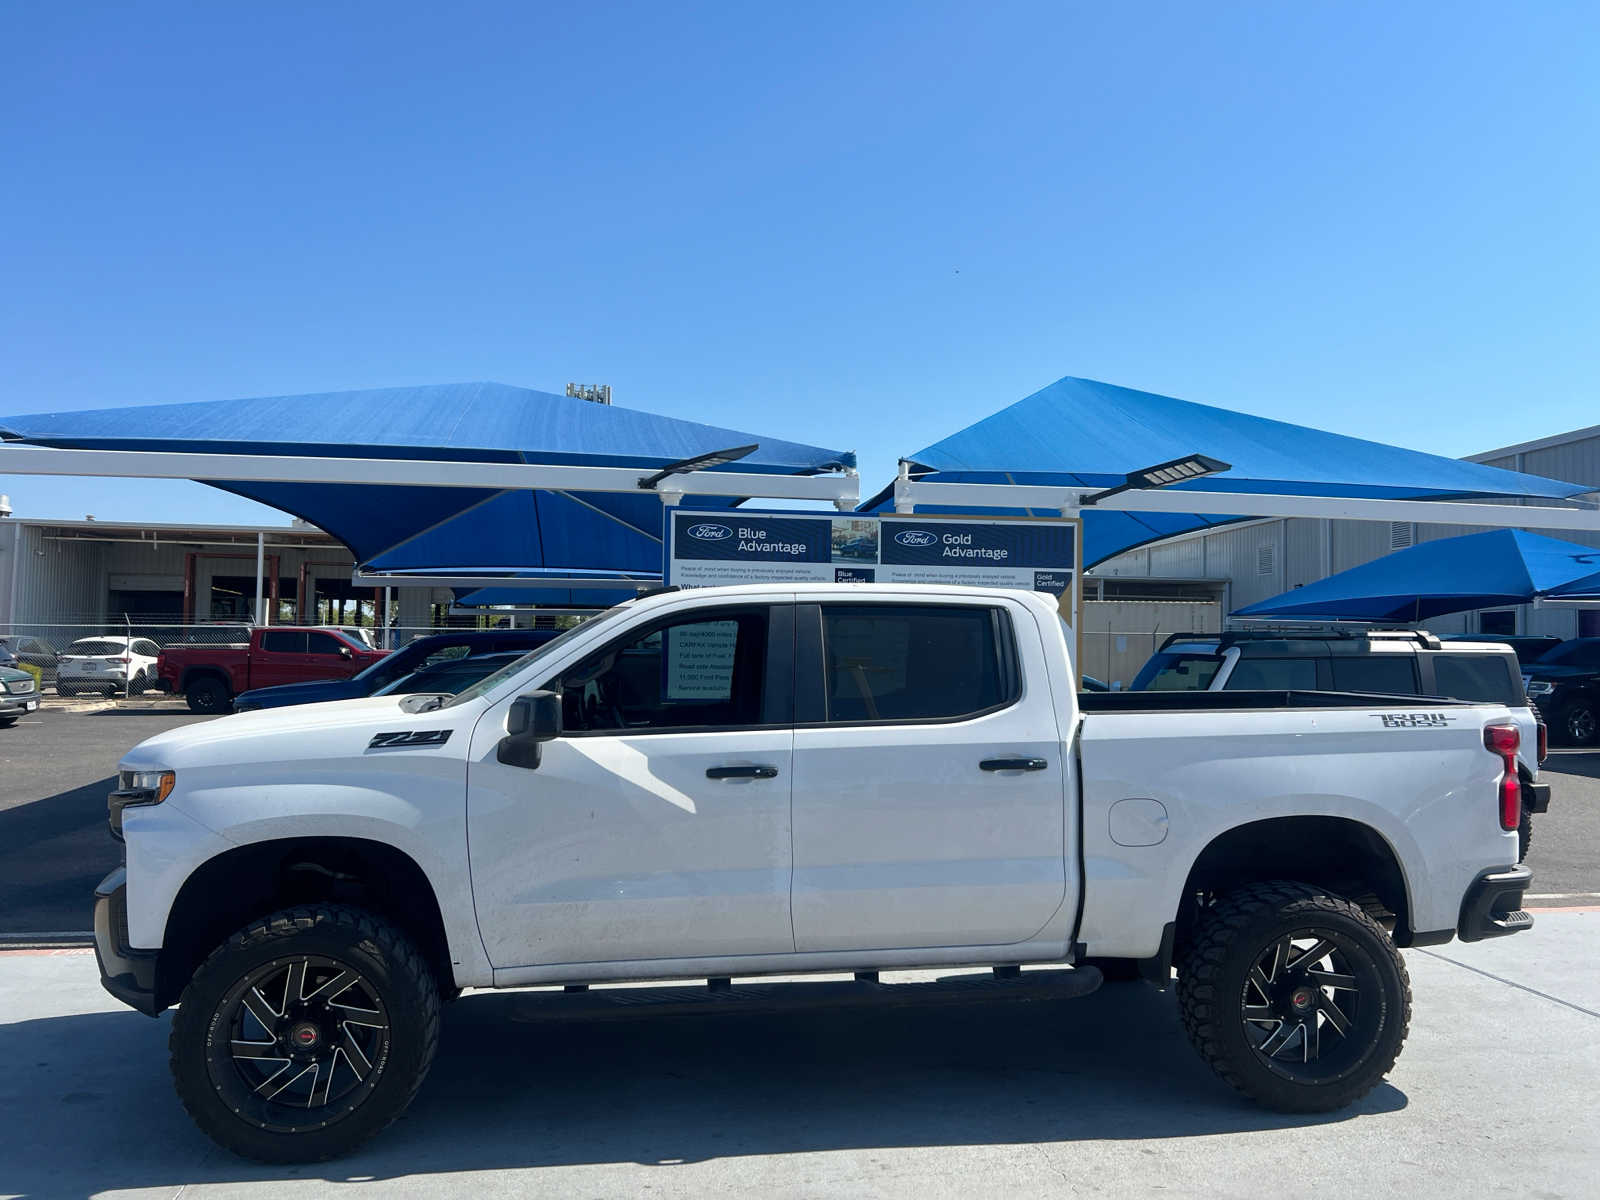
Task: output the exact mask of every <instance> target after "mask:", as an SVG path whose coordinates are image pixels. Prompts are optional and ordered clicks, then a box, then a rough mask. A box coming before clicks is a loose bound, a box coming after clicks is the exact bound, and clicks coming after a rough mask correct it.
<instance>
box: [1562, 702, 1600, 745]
mask: <svg viewBox="0 0 1600 1200" xmlns="http://www.w3.org/2000/svg"><path fill="white" fill-rule="evenodd" d="M1561 729H1562V732H1563V733H1565V734H1566V736H1567V741H1568V742H1569V743H1571V744H1572V745H1574V746H1592V745H1594V743H1595V740H1596V738H1597V737H1600V718H1597V717H1596V715H1595V710H1594V705H1592V704H1590V703H1589V702H1588V701H1587V700H1574V701H1572V702H1571V703H1570V704H1568V705H1567V706H1566V708H1564V709H1563V710H1562V712H1561Z"/></svg>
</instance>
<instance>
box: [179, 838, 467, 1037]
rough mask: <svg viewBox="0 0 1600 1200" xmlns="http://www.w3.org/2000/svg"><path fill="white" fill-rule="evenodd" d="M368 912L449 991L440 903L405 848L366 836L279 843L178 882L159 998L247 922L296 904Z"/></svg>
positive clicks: (209, 864) (219, 858) (213, 862)
mask: <svg viewBox="0 0 1600 1200" xmlns="http://www.w3.org/2000/svg"><path fill="white" fill-rule="evenodd" d="M319 901H325V902H332V903H340V904H349V905H353V906H355V907H359V908H365V909H368V910H369V911H372V912H374V913H376V914H377V915H379V916H382V917H384V918H386V919H387V920H389V921H391V922H393V923H394V924H395V925H397V926H399V927H400V928H401V929H403V930H404V931H405V932H406V933H407V935H409V936H410V937H411V939H412V940H413V941H414V942H415V943H416V945H417V948H418V950H419V951H420V952H421V953H422V956H423V958H424V959H425V960H426V961H427V963H428V964H429V966H430V967H432V969H433V970H434V972H435V974H436V975H437V977H438V979H439V986H440V988H441V989H442V990H445V991H449V990H450V989H452V988H453V987H454V986H455V983H454V979H455V976H454V970H453V967H452V958H451V953H450V947H449V940H448V937H447V935H446V932H445V925H444V917H443V913H442V911H441V909H440V907H439V899H438V896H437V895H436V894H435V892H434V889H433V885H432V883H431V882H430V881H429V879H428V876H427V873H426V872H425V871H423V869H422V867H421V866H419V865H418V864H417V862H416V860H415V859H413V858H412V857H411V856H410V855H408V854H407V853H406V852H405V851H403V850H399V849H397V848H395V847H394V846H391V845H388V844H386V843H384V842H379V841H374V840H372V839H368V838H355V837H337V836H314V837H288V838H275V839H270V840H266V841H259V842H252V843H250V844H248V845H245V846H238V847H235V848H233V849H230V850H225V851H223V852H222V853H221V854H218V855H216V856H214V857H212V858H209V859H207V860H206V861H205V862H203V863H201V864H200V865H199V866H198V867H196V868H195V869H194V871H192V872H191V873H190V875H189V877H188V878H187V879H186V880H185V881H184V883H183V886H182V888H180V889H179V891H178V894H177V896H176V897H174V899H173V902H172V905H171V907H170V909H169V910H168V915H167V923H166V929H165V932H164V934H163V936H162V940H161V955H160V958H159V960H158V962H157V966H156V993H157V995H156V1002H157V1004H158V1005H159V1006H161V1007H166V1006H168V1005H171V1004H174V1003H176V1002H177V1000H178V998H179V997H180V996H181V995H182V993H183V989H184V988H185V987H186V986H187V985H188V982H189V979H190V978H191V977H192V976H193V974H194V972H195V970H196V968H197V967H199V965H200V964H201V963H202V962H204V961H205V958H206V956H207V955H208V954H209V953H210V952H211V951H212V950H213V949H215V948H216V947H217V946H218V945H220V944H221V943H222V942H223V941H224V940H225V939H226V938H227V937H229V936H230V935H231V934H233V933H234V932H235V931H237V930H238V929H239V928H241V927H242V926H244V925H245V924H247V923H248V922H250V921H252V920H255V919H257V918H259V917H264V916H266V915H267V914H269V913H272V912H276V911H277V910H279V909H281V908H287V907H289V906H291V905H295V904H305V903H313V902H319Z"/></svg>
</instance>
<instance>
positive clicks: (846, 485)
mask: <svg viewBox="0 0 1600 1200" xmlns="http://www.w3.org/2000/svg"><path fill="white" fill-rule="evenodd" d="M7 474H10V475H92V476H100V477H104V478H111V479H116V478H122V479H194V480H199V481H200V482H205V481H207V480H216V481H224V482H226V481H233V482H242V483H329V484H333V483H359V484H387V485H392V486H396V487H453V488H485V489H492V490H496V491H506V490H511V491H526V490H530V489H534V488H537V489H541V490H544V491H568V492H630V493H632V492H638V491H640V490H641V488H640V487H639V481H640V480H641V479H646V478H648V477H649V476H650V474H651V472H650V471H646V470H642V469H640V468H638V467H569V466H550V465H541V464H537V463H488V462H454V461H447V460H440V459H397V458H320V457H311V456H300V455H294V456H290V455H271V454H190V453H184V452H179V451H167V450H58V449H53V448H51V447H47V446H24V445H19V444H17V443H15V442H9V443H6V444H4V445H0V475H7ZM670 482H671V485H672V489H673V491H675V492H676V493H677V494H678V495H699V496H743V497H748V498H751V499H755V498H761V499H772V500H821V501H825V502H828V503H839V502H840V501H848V502H849V504H850V506H851V507H854V506H855V504H856V503H857V502H858V501H859V498H860V480H859V479H858V477H857V476H856V474H855V473H854V472H853V471H851V472H840V473H838V474H832V475H779V474H768V473H766V472H757V471H689V472H686V473H684V474H681V475H673V476H671V477H670ZM648 490H654V489H648ZM663 494H666V493H665V492H663Z"/></svg>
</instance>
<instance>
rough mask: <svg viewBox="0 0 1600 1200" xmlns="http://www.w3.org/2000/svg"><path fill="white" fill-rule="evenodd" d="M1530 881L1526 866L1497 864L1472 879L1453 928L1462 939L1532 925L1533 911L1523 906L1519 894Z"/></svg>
mask: <svg viewBox="0 0 1600 1200" xmlns="http://www.w3.org/2000/svg"><path fill="white" fill-rule="evenodd" d="M1532 882H1533V872H1532V871H1530V870H1528V868H1527V867H1500V868H1497V869H1495V870H1492V871H1485V872H1483V874H1481V875H1479V876H1478V878H1477V879H1475V880H1473V883H1472V886H1471V887H1469V888H1468V889H1467V894H1466V896H1465V897H1464V898H1463V899H1462V901H1461V922H1460V924H1459V925H1458V926H1457V928H1456V932H1457V934H1458V935H1459V936H1460V938H1461V940H1462V941H1463V942H1481V941H1483V940H1484V939H1485V938H1496V937H1505V936H1506V935H1507V934H1511V933H1521V932H1522V931H1523V930H1525V929H1532V928H1533V914H1532V913H1528V912H1524V911H1523V909H1522V894H1523V893H1524V892H1525V891H1527V890H1528V885H1529V884H1531V883H1532Z"/></svg>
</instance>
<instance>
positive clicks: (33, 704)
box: [0, 692, 39, 717]
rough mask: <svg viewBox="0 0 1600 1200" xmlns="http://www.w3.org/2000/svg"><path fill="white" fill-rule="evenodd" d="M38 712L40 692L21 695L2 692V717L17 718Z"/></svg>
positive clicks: (0, 703)
mask: <svg viewBox="0 0 1600 1200" xmlns="http://www.w3.org/2000/svg"><path fill="white" fill-rule="evenodd" d="M38 711H39V693H38V692H23V693H21V694H20V695H17V694H13V693H11V692H0V717H16V716H21V715H22V714H23V713H31V712H38Z"/></svg>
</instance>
